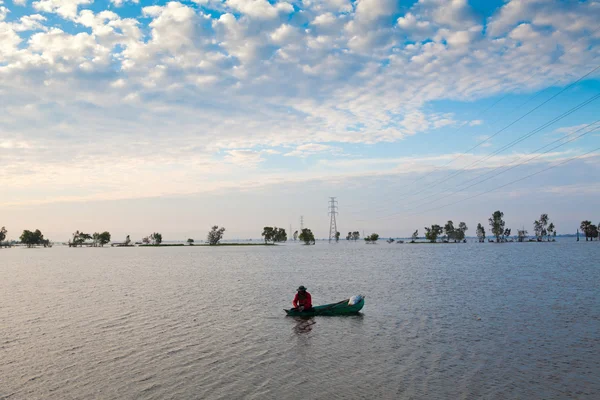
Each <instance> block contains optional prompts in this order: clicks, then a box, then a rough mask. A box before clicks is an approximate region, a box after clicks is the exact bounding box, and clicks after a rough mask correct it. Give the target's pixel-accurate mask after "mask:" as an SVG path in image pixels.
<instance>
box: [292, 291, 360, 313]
mask: <svg viewBox="0 0 600 400" xmlns="http://www.w3.org/2000/svg"><path fill="white" fill-rule="evenodd" d="M355 297H356V296H355ZM351 299H352V298H350V299H346V300H342V301H340V302H338V303H333V304H324V305H322V306H315V307H313V308H312V310H311V311H298V310H296V309H293V308H292V309H290V310H284V311H285V313H286V314H287V315H288V316H290V317H314V316H315V315H352V314H357V313H358V312H359V311H360V310H362V308H363V307H364V305H365V298H364V297H362V296H360V299H358V301H357V302H355V303H354V304H349V303H350V300H351Z"/></svg>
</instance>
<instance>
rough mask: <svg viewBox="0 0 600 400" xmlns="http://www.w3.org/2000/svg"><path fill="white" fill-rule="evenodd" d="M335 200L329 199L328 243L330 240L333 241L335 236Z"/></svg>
mask: <svg viewBox="0 0 600 400" xmlns="http://www.w3.org/2000/svg"><path fill="white" fill-rule="evenodd" d="M337 208H338V207H337V200H336V199H335V197H330V198H329V243H331V241H332V240H335V235H336V234H337V222H336V220H335V216H336V215H337V213H338V212H337Z"/></svg>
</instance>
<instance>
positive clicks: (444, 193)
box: [405, 120, 600, 211]
mask: <svg viewBox="0 0 600 400" xmlns="http://www.w3.org/2000/svg"><path fill="white" fill-rule="evenodd" d="M599 121H600V120H598V121H596V122H593V123H591V124H589V125H587V126H585V127H583V128H580V129H578V130H577V131H575V132H573V133H576V132H579V131H581V130H583V129H586V128H588V127H590V126H591V125H594V124H596V123H597V122H599ZM599 129H600V127H597V126H596V127H594V128H592V129H590V130H589V131H587V132H584V133H582V134H580V135H578V136H575V137H572V138H571V139H570V140H567V141H566V142H564V143H561V144H559V145H557V146H554V147H553V148H551V149H549V150H547V151H545V152H543V153H538V154H536V153H537V152H538V151H540V150H542V149H544V148H546V147H548V146H550V145H552V144H554V143H556V142H558V141H561V140H564V139H566V138H568V137H569V136H572V135H573V133H571V134H568V135H567V136H565V137H561V138H559V139H557V140H555V141H553V142H552V143H549V144H547V145H545V146H543V147H541V148H539V149H537V150H535V151H533V152H531V153H530V154H529V155H531V154H536V155H535V156H533V157H530V158H528V159H527V160H524V161H522V162H520V163H517V164H514V163H513V164H514V165H511V164H508V165H500V166H498V167H496V168H494V169H492V170H491V171H488V172H486V173H484V174H480V175H478V176H476V177H475V178H472V179H469V180H467V181H465V182H463V183H462V184H461V185H464V184H466V183H469V182H472V181H474V180H476V179H478V178H481V177H482V176H485V175H489V174H490V173H492V172H494V171H497V170H498V169H500V168H503V167H508V168H506V169H504V170H503V171H500V172H498V173H497V174H494V175H492V176H490V177H487V178H485V179H482V180H481V181H478V182H475V183H473V184H471V185H469V186H465V187H462V188H460V189H459V190H455V191H453V192H450V193H449V194H447V195H446V193H448V192H449V190H447V191H446V192H442V193H439V194H437V196H436V198H435V199H433V200H431V201H428V202H425V203H420V204H419V206H417V207H413V208H410V209H408V210H405V211H412V210H415V209H417V208H419V207H421V206H424V205H427V204H432V203H436V202H438V201H440V200H442V198H441V197H440V196H442V195H445V197H444V198H443V199H447V198H448V197H450V196H454V195H455V194H458V193H460V192H462V191H464V190H466V189H469V188H472V187H473V186H477V185H479V184H481V183H483V182H487V181H489V180H490V179H492V178H495V177H497V176H499V175H502V174H504V173H505V172H508V171H510V170H512V169H514V168H517V167H519V166H521V165H523V164H527V163H529V162H530V161H532V160H535V159H536V158H539V157H541V156H543V155H544V154H548V153H549V152H551V151H553V150H556V149H558V148H559V147H562V146H565V145H567V144H569V143H571V142H574V141H575V140H578V139H580V138H582V137H584V136H585V135H587V134H590V133H592V132H596V131H598V130H599ZM520 158H522V157H520ZM520 158H519V159H520Z"/></svg>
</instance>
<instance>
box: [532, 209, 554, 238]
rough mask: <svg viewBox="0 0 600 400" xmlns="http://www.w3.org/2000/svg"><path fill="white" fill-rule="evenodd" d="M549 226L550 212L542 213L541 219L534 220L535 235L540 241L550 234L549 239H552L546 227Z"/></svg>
mask: <svg viewBox="0 0 600 400" xmlns="http://www.w3.org/2000/svg"><path fill="white" fill-rule="evenodd" d="M547 226H548V214H542V215H540V219H539V220H536V221H534V222H533V231H534V232H535V236H536V238H537V241H538V242H541V241H542V240H544V237H546V236H548V240H550V237H549V234H548V230H547V229H546V227H547Z"/></svg>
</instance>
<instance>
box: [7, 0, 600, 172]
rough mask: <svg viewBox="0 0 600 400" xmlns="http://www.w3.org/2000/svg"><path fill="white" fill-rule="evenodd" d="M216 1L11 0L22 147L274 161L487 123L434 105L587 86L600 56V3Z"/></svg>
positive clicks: (13, 113) (16, 128) (10, 47)
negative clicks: (597, 26)
mask: <svg viewBox="0 0 600 400" xmlns="http://www.w3.org/2000/svg"><path fill="white" fill-rule="evenodd" d="M201 3H202V4H203V7H205V8H201V9H198V8H195V7H193V6H188V5H185V4H182V3H179V2H169V3H167V4H164V5H160V6H159V5H155V6H148V7H143V9H142V16H140V17H138V18H124V17H123V16H122V15H121V14H120V13H121V12H122V9H119V8H116V7H112V8H111V9H110V10H103V11H102V10H96V8H95V7H94V11H92V10H91V9H88V6H89V4H92V3H91V0H70V1H69V0H40V1H36V2H34V4H33V8H34V9H35V10H38V11H40V12H41V13H42V14H36V13H34V12H33V11H32V10H29V11H31V14H30V15H25V16H23V17H21V14H19V18H17V17H16V16H14V15H11V13H9V12H8V9H7V8H6V7H3V8H2V9H3V10H4V11H0V96H2V98H3V99H9V100H6V103H7V104H3V107H2V108H1V109H0V129H1V130H2V132H3V134H4V133H6V134H7V135H8V136H7V137H11V140H12V142H14V143H17V142H23V137H27V142H28V143H29V142H30V141H31V142H32V143H35V145H32V146H33V147H32V148H29V149H23V148H20V149H18V150H19V151H25V150H27V152H28V154H30V155H31V159H32V160H34V161H39V162H40V163H42V164H44V165H46V163H52V162H55V160H53V159H52V157H53V156H52V154H48V153H45V152H43V151H42V150H36V149H42V148H44V146H47V145H48V143H49V142H50V143H51V142H52V140H50V139H48V138H54V140H55V141H56V143H61V144H62V146H63V147H64V148H62V149H61V154H62V153H65V154H69V157H72V158H73V159H77V160H82V159H86V157H93V155H94V154H95V153H97V152H106V154H105V156H106V157H109V158H113V159H118V158H119V157H126V156H127V155H126V154H128V153H124V150H121V149H119V148H116V149H115V148H113V147H108V145H107V144H106V143H98V144H97V145H95V146H91V147H86V146H79V145H78V144H77V143H76V141H78V140H81V141H84V142H86V143H88V142H90V141H93V140H95V138H97V137H98V136H99V135H106V136H105V137H106V142H110V141H111V139H115V140H116V142H118V143H123V142H129V141H131V142H135V143H139V146H137V147H135V148H134V149H133V150H132V149H129V151H131V152H137V151H139V152H142V153H144V154H145V156H146V157H147V158H145V159H144V160H145V161H147V160H151V159H153V157H158V156H160V157H164V160H165V162H174V163H176V162H178V161H179V160H180V159H182V158H184V157H183V156H182V154H181V153H180V150H179V149H176V148H175V147H176V146H180V145H181V143H184V144H185V145H188V144H197V145H198V146H201V147H202V149H203V151H206V152H207V153H208V154H209V155H212V156H215V155H219V156H220V155H222V154H226V155H225V157H226V161H227V163H228V165H230V166H233V165H252V166H260V164H261V162H262V161H263V160H264V159H265V158H266V156H267V155H268V153H267V152H266V151H265V150H258V149H264V148H269V147H276V148H279V146H284V147H285V148H289V149H291V150H290V151H288V152H287V154H286V155H288V156H296V157H307V156H309V155H312V154H322V155H324V156H327V157H329V156H331V154H333V155H340V154H341V150H340V146H342V143H349V144H371V143H377V142H383V141H385V142H394V141H398V140H402V139H405V138H407V137H408V136H410V135H418V134H420V133H424V132H428V131H431V130H433V129H439V128H442V127H444V126H451V125H460V124H461V123H464V124H468V125H470V126H478V125H481V124H482V121H481V120H473V121H469V122H461V121H458V120H457V119H458V117H456V116H454V115H452V114H441V113H438V112H436V111H435V109H436V108H435V106H432V104H435V102H437V101H469V102H472V101H476V100H478V99H481V98H487V97H490V96H495V95H501V94H504V93H511V92H515V91H516V92H519V93H529V92H533V91H536V90H539V89H541V88H545V87H547V86H548V85H550V84H552V83H554V82H555V81H556V80H558V79H561V80H562V82H572V81H573V80H574V79H576V77H577V76H579V75H581V74H582V73H583V72H584V70H585V69H586V68H584V67H583V66H589V65H591V64H592V63H593V62H594V60H595V59H596V58H597V57H598V56H600V51H599V49H600V48H599V47H598V46H595V43H596V41H595V40H597V39H594V38H593V37H591V35H590V32H589V30H590V28H589V27H590V26H592V25H593V24H594V20H595V21H597V20H598V18H597V17H600V15H599V14H598V10H597V9H598V8H599V7H597V6H593V4H592V3H594V2H587V3H585V4H584V3H583V2H577V4H575V3H573V5H572V7H571V8H569V9H568V10H567V9H565V7H563V6H562V5H560V4H554V3H552V4H549V3H546V6H545V7H541V6H535V4H541V3H537V2H530V3H527V4H525V3H526V2H518V1H514V0H513V2H510V3H507V4H506V5H505V8H507V7H508V6H509V5H510V4H513V5H514V4H516V5H518V10H519V13H522V14H520V16H519V17H518V18H517V17H515V16H511V15H512V14H510V13H509V12H507V11H506V10H505V9H504V8H503V9H502V10H501V11H498V12H496V13H495V14H494V15H492V16H491V17H490V19H489V20H487V21H485V26H481V25H480V24H481V23H482V21H478V20H476V19H475V18H474V17H473V13H472V12H471V10H470V8H469V6H468V3H467V2H466V1H447V2H441V1H439V0H435V1H434V0H423V1H420V2H417V3H416V4H415V5H414V6H412V7H410V9H409V10H407V12H405V13H404V14H403V15H402V16H401V17H400V18H398V15H397V14H396V13H395V12H393V10H395V7H396V6H397V4H398V3H397V2H390V1H376V0H362V1H360V2H356V3H355V5H356V11H355V12H354V9H353V7H352V4H353V3H351V2H349V1H345V0H344V1H342V0H331V1H312V0H311V1H307V2H302V3H297V2H294V3H293V4H294V5H295V7H296V8H302V10H301V12H292V9H293V7H292V6H291V3H287V2H274V3H271V2H268V1H266V0H256V1H243V0H230V1H227V2H224V3H220V2H213V1H207V2H201ZM517 3H518V4H517ZM113 4H114V5H121V4H123V2H118V1H117V2H113ZM595 4H597V2H595ZM94 5H95V6H97V4H95V3H94ZM594 7H595V8H594ZM206 8H212V9H214V10H219V12H218V13H217V14H219V16H214V14H206V13H205V12H204V11H202V10H204V9H206ZM509 11H510V10H509ZM46 13H55V14H56V15H54V16H49V15H47V14H46ZM515 15H516V14H515ZM11 17H12V19H11ZM51 17H52V18H51ZM46 18H47V19H46ZM61 18H63V19H68V20H69V22H68V23H66V24H65V27H62V25H61V21H62V20H61ZM580 21H583V22H585V23H581V22H580ZM586 24H587V25H586ZM407 37H408V38H409V40H410V43H409V44H406V39H407ZM565 51H568V54H565ZM540 71H541V73H538V72H540ZM586 72H587V71H586ZM534 74H535V75H534ZM42 127H43V128H42ZM11 135H14V139H12V137H13V136H11ZM17 135H19V136H17ZM21 135H23V136H21ZM173 137H175V138H176V139H177V140H174V139H173ZM60 138H68V139H64V140H63V139H60ZM166 138H170V139H171V141H169V140H167V139H166ZM153 141H155V142H153ZM40 143H41V144H43V146H42V145H39V144H40ZM153 143H161V146H155V145H154V144H153ZM325 143H327V144H325ZM104 146H107V147H104ZM13 150H16V148H12V147H11V151H13ZM108 150H110V151H108ZM272 151H275V150H272ZM113 152H114V154H113ZM207 157H208V156H207ZM49 160H50V161H49ZM308 161H310V160H307V162H308ZM56 162H60V160H58V161H56ZM67 169H68V168H61V169H57V172H58V173H59V174H66V173H67V172H65V171H67ZM117 179H120V178H117Z"/></svg>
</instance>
